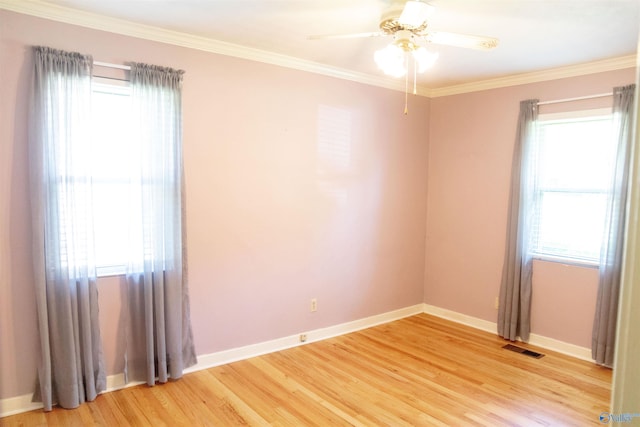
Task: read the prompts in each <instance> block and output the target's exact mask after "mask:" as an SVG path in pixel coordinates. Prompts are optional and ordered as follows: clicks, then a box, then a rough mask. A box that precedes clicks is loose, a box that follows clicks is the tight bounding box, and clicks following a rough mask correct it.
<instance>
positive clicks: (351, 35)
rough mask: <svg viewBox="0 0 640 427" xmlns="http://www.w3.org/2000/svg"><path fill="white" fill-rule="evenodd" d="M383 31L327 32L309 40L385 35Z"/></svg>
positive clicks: (310, 37)
mask: <svg viewBox="0 0 640 427" xmlns="http://www.w3.org/2000/svg"><path fill="white" fill-rule="evenodd" d="M384 35H385V33H383V32H382V31H374V32H370V33H354V34H325V35H315V36H309V37H307V38H308V39H309V40H325V39H359V38H365V37H379V36H384Z"/></svg>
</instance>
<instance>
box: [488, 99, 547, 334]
mask: <svg viewBox="0 0 640 427" xmlns="http://www.w3.org/2000/svg"><path fill="white" fill-rule="evenodd" d="M537 117H538V100H537V99H534V100H526V101H522V102H520V115H519V117H518V127H517V132H516V142H515V147H514V151H513V163H512V170H511V193H510V197H509V211H508V217H507V241H506V246H505V256H504V264H503V269H502V281H501V285H500V305H499V309H498V334H499V335H500V336H501V337H503V338H506V339H508V340H511V341H515V340H516V338H517V337H520V338H521V339H522V340H523V341H525V342H526V341H528V340H529V332H530V323H531V320H530V312H531V279H532V261H533V260H532V258H531V255H530V251H529V240H530V239H529V233H530V230H531V222H532V215H533V209H532V195H533V191H532V186H533V185H534V182H535V177H533V173H532V169H533V166H532V165H533V162H532V161H531V150H532V149H533V142H534V141H535V121H536V119H537Z"/></svg>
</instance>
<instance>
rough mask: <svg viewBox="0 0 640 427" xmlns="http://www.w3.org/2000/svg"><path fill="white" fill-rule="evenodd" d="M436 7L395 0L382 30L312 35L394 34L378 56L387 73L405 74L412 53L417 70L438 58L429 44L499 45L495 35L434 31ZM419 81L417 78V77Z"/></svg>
mask: <svg viewBox="0 0 640 427" xmlns="http://www.w3.org/2000/svg"><path fill="white" fill-rule="evenodd" d="M435 9H436V8H435V7H434V6H432V5H430V4H428V3H425V2H423V1H418V0H415V1H413V0H409V1H406V2H405V1H399V0H394V1H393V2H392V4H391V6H390V7H389V8H388V9H387V10H386V11H384V12H383V14H382V16H381V17H380V23H379V28H380V31H374V32H369V33H356V34H340V35H319V36H310V37H309V38H310V39H315V40H317V39H347V38H361V37H380V36H392V37H393V41H392V42H391V43H390V44H389V45H388V46H387V47H385V48H384V49H381V50H378V51H377V52H376V53H375V55H374V59H375V61H376V63H377V64H378V66H379V67H380V68H381V69H382V71H383V72H384V73H385V74H388V75H392V76H394V77H402V76H404V75H405V74H407V72H408V68H409V64H408V62H409V61H408V57H409V55H411V56H413V59H414V73H416V72H418V73H422V72H424V71H426V69H427V68H429V67H430V66H431V65H433V63H434V62H435V61H436V59H437V58H438V54H437V53H434V52H429V51H428V50H427V49H426V48H425V47H424V46H421V45H420V44H419V43H420V42H421V41H423V42H425V44H428V43H432V44H441V45H449V46H456V47H462V48H470V49H478V50H491V49H493V48H495V47H496V46H497V45H498V39H496V38H493V37H485V36H475V35H467V34H458V33H448V32H442V31H432V30H431V29H430V28H429V24H428V19H429V18H430V17H431V16H432V15H433V13H434V12H435ZM414 81H415V78H414Z"/></svg>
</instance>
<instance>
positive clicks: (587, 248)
mask: <svg viewBox="0 0 640 427" xmlns="http://www.w3.org/2000/svg"><path fill="white" fill-rule="evenodd" d="M606 199H607V196H606V195H605V194H602V193H582V194H581V193H564V192H544V193H542V194H541V197H540V222H539V229H538V249H537V252H539V253H543V254H549V255H556V256H565V257H571V258H584V259H589V260H597V259H598V258H599V256H600V242H601V240H602V233H603V226H604V219H605V217H604V216H605V203H606Z"/></svg>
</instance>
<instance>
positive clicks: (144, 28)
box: [0, 0, 637, 98]
mask: <svg viewBox="0 0 640 427" xmlns="http://www.w3.org/2000/svg"><path fill="white" fill-rule="evenodd" d="M0 9H5V10H9V11H12V12H17V13H22V14H26V15H31V16H35V17H38V18H44V19H49V20H53V21H58V22H63V23H66V24H71V25H78V26H81V27H86V28H91V29H94V30H101V31H107V32H111V33H116V34H121V35H125V36H130V37H136V38H140V39H145V40H150V41H156V42H160V43H166V44H171V45H175V46H181V47H186V48H190V49H197V50H201V51H205V52H210V53H215V54H219V55H225V56H231V57H235V58H241V59H247V60H250V61H257V62H262V63H266V64H270V65H276V66H280V67H285V68H291V69H295V70H300V71H306V72H310V73H315V74H320V75H324V76H328V77H334V78H338V79H342V80H349V81H353V82H357V83H362V84H366V85H370V86H376V87H381V88H385V89H391V90H396V91H399V92H404V91H405V84H404V81H399V80H396V79H392V78H388V77H384V76H374V75H370V74H365V73H359V72H355V71H351V70H347V69H344V68H339V67H332V66H329V65H325V64H320V63H318V62H313V61H307V60H302V59H299V58H294V57H291V56H287V55H282V54H277V53H273V52H269V51H265V50H260V49H254V48H250V47H246V46H241V45H237V44H233V43H227V42H223V41H219V40H214V39H211V38H207V37H202V36H196V35H193V34H188V33H183V32H178V31H173V30H167V29H164V28H159V27H154V26H150V25H144V24H138V23H134V22H131V21H126V20H122V19H117V18H111V17H107V16H103V15H99V14H95V13H90V12H84V11H80V10H77V9H72V8H68V7H63V6H59V5H55V4H51V3H47V2H46V1H42V0H0ZM636 61H637V58H636V55H628V56H622V57H618V58H611V59H605V60H601V61H595V62H590V63H585V64H578V65H571V66H567V67H560V68H554V69H549V70H542V71H536V72H531V73H522V74H515V75H509V76H504V77H498V78H492V79H487V80H480V81H474V82H468V83H462V84H457V85H451V86H445V87H441V88H431V89H430V88H428V87H425V86H418V87H417V95H419V96H424V97H428V98H436V97H442V96H449V95H457V94H463V93H469V92H478V91H482V90H488V89H497V88H502V87H509V86H516V85H522V84H528V83H537V82H543V81H548V80H556V79H561V78H566V77H576V76H581V75H587V74H594V73H600V72H605V71H613V70H620V69H624V68H633V67H636V66H637V64H636Z"/></svg>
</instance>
